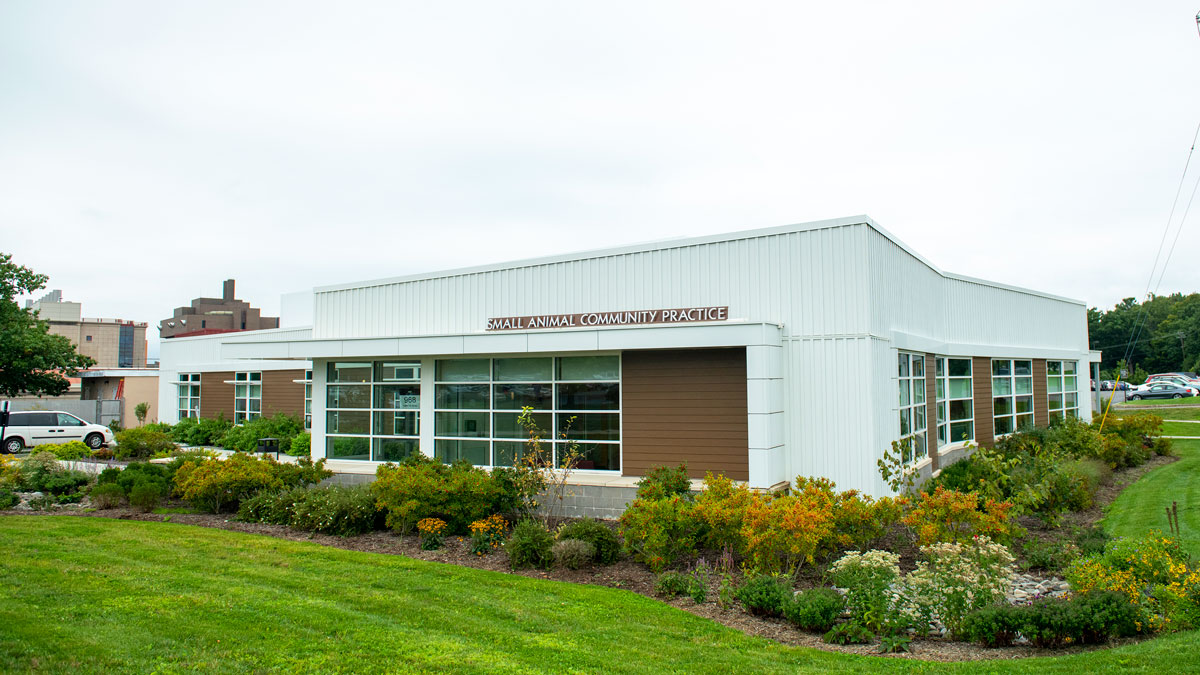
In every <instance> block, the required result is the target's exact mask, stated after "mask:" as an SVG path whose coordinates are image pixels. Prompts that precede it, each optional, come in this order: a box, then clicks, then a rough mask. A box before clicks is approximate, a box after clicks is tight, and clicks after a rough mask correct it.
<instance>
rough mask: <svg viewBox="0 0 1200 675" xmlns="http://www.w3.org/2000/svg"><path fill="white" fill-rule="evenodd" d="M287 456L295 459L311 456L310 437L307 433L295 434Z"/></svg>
mask: <svg viewBox="0 0 1200 675" xmlns="http://www.w3.org/2000/svg"><path fill="white" fill-rule="evenodd" d="M287 454H289V455H293V456H296V457H309V456H311V455H312V435H311V434H309V433H307V432H306V433H302V434H297V435H296V437H295V438H293V439H292V446H291V447H290V448H289V449H288V453H287Z"/></svg>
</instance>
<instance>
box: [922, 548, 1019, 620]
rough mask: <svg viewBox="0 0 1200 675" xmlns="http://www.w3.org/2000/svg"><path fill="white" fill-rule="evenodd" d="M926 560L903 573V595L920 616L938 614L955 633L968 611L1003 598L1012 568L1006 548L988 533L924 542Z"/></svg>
mask: <svg viewBox="0 0 1200 675" xmlns="http://www.w3.org/2000/svg"><path fill="white" fill-rule="evenodd" d="M921 553H922V554H923V555H924V556H925V558H926V559H925V560H924V561H922V562H920V563H918V564H917V569H915V570H913V571H912V572H910V573H909V574H908V576H907V577H905V579H904V584H903V586H904V590H903V591H902V592H901V595H902V596H905V597H906V598H907V599H908V602H910V603H911V604H912V609H913V611H914V612H915V613H916V614H917V615H919V616H922V617H925V618H927V619H932V618H934V617H936V618H937V619H938V620H940V621H941V623H942V625H943V626H945V627H946V629H947V630H948V631H949V632H950V633H951V634H957V633H958V632H959V629H960V628H961V626H962V621H963V619H964V618H965V617H966V616H967V614H969V613H970V612H972V611H974V610H976V609H980V608H983V607H987V606H989V605H993V604H995V603H996V602H998V601H999V600H1002V599H1003V598H1004V596H1005V593H1006V592H1007V591H1008V589H1009V588H1011V587H1012V582H1013V578H1014V577H1015V575H1016V570H1015V568H1014V566H1013V563H1014V561H1015V559H1014V558H1013V555H1012V554H1011V553H1010V552H1009V550H1008V549H1007V548H1006V547H1004V546H1003V545H1001V544H998V543H996V542H994V541H992V540H991V539H989V538H988V537H985V536H976V537H973V538H972V539H971V541H969V542H966V543H962V544H959V543H950V542H942V543H937V544H931V545H929V546H922V547H921Z"/></svg>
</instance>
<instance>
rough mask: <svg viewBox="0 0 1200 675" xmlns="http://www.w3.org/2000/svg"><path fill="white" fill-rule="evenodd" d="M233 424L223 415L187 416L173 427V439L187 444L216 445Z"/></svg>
mask: <svg viewBox="0 0 1200 675" xmlns="http://www.w3.org/2000/svg"><path fill="white" fill-rule="evenodd" d="M232 426H233V425H232V424H231V423H230V422H229V420H226V419H225V417H224V416H223V415H217V416H216V417H215V418H202V417H200V418H198V417H185V418H183V419H181V420H179V423H178V424H176V425H175V426H174V427H173V428H172V429H171V439H172V440H174V441H175V442H176V443H183V444H185V445H216V444H217V441H219V440H221V438H222V437H223V436H225V433H226V432H227V431H229V429H230V428H231V427H232Z"/></svg>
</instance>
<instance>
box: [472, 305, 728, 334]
mask: <svg viewBox="0 0 1200 675" xmlns="http://www.w3.org/2000/svg"><path fill="white" fill-rule="evenodd" d="M728 319H729V308H728V307H685V308H682V309H644V310H639V311H634V312H585V313H583V314H538V315H535V316H505V317H500V318H497V319H488V321H487V330H490V331H491V330H534V329H538V328H594V327H597V326H636V325H647V324H662V323H695V322H699V321H727V320H728Z"/></svg>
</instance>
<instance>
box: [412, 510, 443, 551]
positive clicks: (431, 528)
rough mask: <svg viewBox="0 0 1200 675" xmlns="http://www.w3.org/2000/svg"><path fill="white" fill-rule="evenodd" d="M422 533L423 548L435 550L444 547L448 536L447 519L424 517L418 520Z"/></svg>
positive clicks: (418, 529)
mask: <svg viewBox="0 0 1200 675" xmlns="http://www.w3.org/2000/svg"><path fill="white" fill-rule="evenodd" d="M417 532H420V533H421V550H423V551H433V550H436V549H439V548H441V547H442V542H443V541H445V537H446V521H444V520H442V519H441V518H422V519H421V520H418V521H417Z"/></svg>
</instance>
